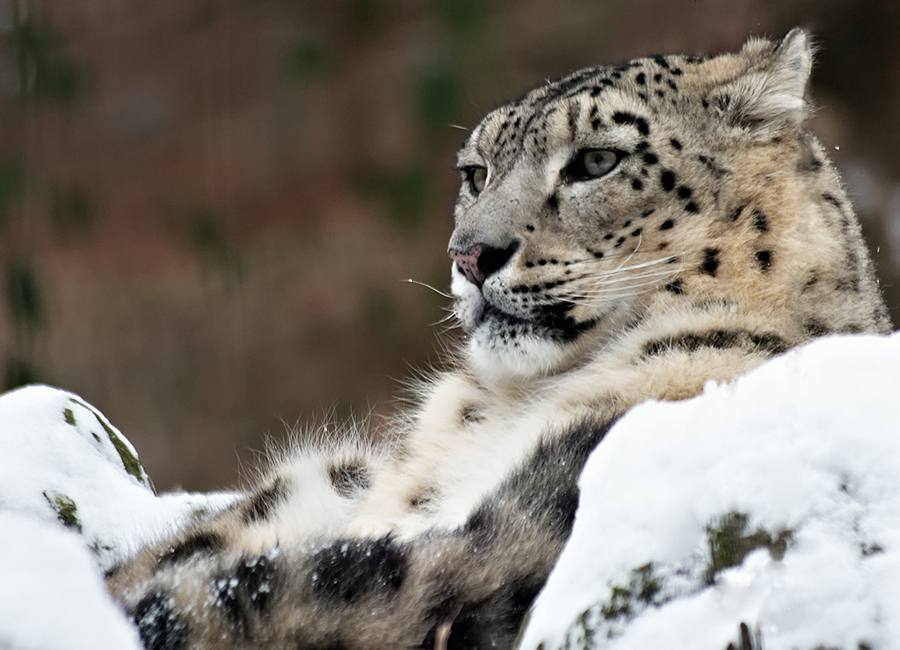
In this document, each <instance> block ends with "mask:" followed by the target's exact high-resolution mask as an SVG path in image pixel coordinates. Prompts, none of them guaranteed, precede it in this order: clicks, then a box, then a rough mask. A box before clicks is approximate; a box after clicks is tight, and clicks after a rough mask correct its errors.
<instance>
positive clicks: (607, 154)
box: [584, 149, 619, 176]
mask: <svg viewBox="0 0 900 650" xmlns="http://www.w3.org/2000/svg"><path fill="white" fill-rule="evenodd" d="M618 159H619V157H618V156H617V155H616V154H615V153H614V152H612V151H607V150H606V149H593V150H591V151H588V152H586V153H585V154H584V169H585V171H586V172H587V173H588V174H590V175H591V176H603V174H605V173H606V172H608V171H609V170H610V169H612V168H613V167H615V165H616V161H618Z"/></svg>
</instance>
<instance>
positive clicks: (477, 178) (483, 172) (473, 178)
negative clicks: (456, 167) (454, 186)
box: [465, 166, 487, 194]
mask: <svg viewBox="0 0 900 650" xmlns="http://www.w3.org/2000/svg"><path fill="white" fill-rule="evenodd" d="M465 174H466V180H467V181H469V189H470V190H472V194H481V192H482V191H483V190H484V186H485V185H487V168H486V167H475V166H472V167H466V169H465Z"/></svg>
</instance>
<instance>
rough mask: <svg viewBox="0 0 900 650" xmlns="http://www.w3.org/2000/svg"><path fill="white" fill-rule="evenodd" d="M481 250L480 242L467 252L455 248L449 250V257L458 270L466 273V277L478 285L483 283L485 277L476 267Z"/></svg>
mask: <svg viewBox="0 0 900 650" xmlns="http://www.w3.org/2000/svg"><path fill="white" fill-rule="evenodd" d="M483 250H484V248H483V247H482V246H481V245H480V244H476V245H475V246H473V247H472V248H471V249H470V250H469V252H467V253H461V252H459V251H458V250H455V249H451V250H450V258H451V259H452V260H453V261H454V262H456V265H457V266H458V267H459V268H460V270H461V271H462V272H463V273H465V274H466V279H467V280H468V281H469V282H471V283H472V284H474V285H476V286H479V287H480V286H481V285H482V284H484V279H485V277H487V276H486V275H485V274H484V272H483V271H482V270H481V269H480V268H478V258H479V257H481V252H482V251H483Z"/></svg>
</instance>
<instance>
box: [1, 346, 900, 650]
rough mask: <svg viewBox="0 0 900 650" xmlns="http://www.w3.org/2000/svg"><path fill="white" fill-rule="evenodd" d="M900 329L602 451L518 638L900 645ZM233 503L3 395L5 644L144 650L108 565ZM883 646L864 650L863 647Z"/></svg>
mask: <svg viewBox="0 0 900 650" xmlns="http://www.w3.org/2000/svg"><path fill="white" fill-rule="evenodd" d="M897 395H900V335H895V336H892V337H875V336H852V337H851V336H845V337H832V338H827V339H823V340H820V341H818V342H816V343H814V344H812V345H809V346H807V347H805V348H802V349H800V350H795V351H792V352H790V353H788V354H786V355H783V356H781V357H778V358H776V359H774V360H772V361H771V362H769V363H768V364H766V365H764V366H763V367H761V368H759V369H758V370H756V371H755V372H752V373H750V374H748V375H747V376H746V377H743V378H741V379H739V380H737V381H735V382H733V383H731V384H726V385H715V384H712V383H711V384H709V385H708V386H707V387H706V389H705V391H704V394H703V395H701V396H699V397H697V398H695V399H692V400H686V401H684V402H679V403H647V404H644V405H642V406H639V407H637V408H636V409H634V410H633V411H632V412H631V413H629V414H628V415H627V416H626V417H625V418H623V419H622V420H621V421H620V422H619V423H618V424H617V425H616V426H615V427H614V428H613V429H612V431H610V433H609V434H608V435H607V437H606V439H605V440H604V441H603V443H602V444H601V445H600V446H599V447H598V448H597V450H596V451H595V452H594V453H593V454H592V456H591V457H590V459H589V461H588V463H587V466H586V468H585V471H584V474H583V476H582V479H581V489H582V497H581V504H580V507H579V509H578V513H577V516H576V520H575V527H574V530H573V533H572V536H571V538H570V539H569V542H568V544H567V546H566V549H565V551H564V552H563V554H562V556H561V557H560V559H559V561H558V563H557V566H556V568H555V570H554V571H553V573H552V574H551V576H550V579H549V581H548V583H547V585H546V587H545V589H544V590H543V591H542V592H541V594H540V596H539V597H538V600H537V602H536V604H535V606H534V608H533V610H532V612H531V614H530V618H529V621H528V623H527V626H526V628H525V630H524V632H523V636H522V639H521V641H520V643H519V648H520V649H521V650H535V649H537V648H539V647H543V650H555V649H556V648H569V649H578V648H585V649H586V648H610V649H615V650H627V649H644V648H651V647H666V648H669V649H678V648H684V649H688V648H690V649H691V650H704V649H706V648H709V649H710V650H724V649H725V647H726V646H727V645H728V643H730V642H731V643H735V644H737V645H738V647H740V645H739V643H738V642H739V625H740V624H741V623H746V624H747V626H748V627H749V629H750V631H751V635H753V636H756V635H759V636H761V637H762V640H763V645H764V647H765V649H766V650H779V649H788V648H791V649H793V648H797V649H798V650H811V649H812V648H815V647H818V646H822V647H828V648H832V647H841V648H854V649H855V648H858V647H869V648H872V649H873V650H876V649H878V648H891V647H895V646H896V645H897V643H896V639H898V638H900V587H898V585H900V436H898V435H896V432H897V428H898V427H897V424H896V422H897V420H898V417H897V410H898V409H897V407H896V406H894V405H895V404H896V396H897ZM233 498H234V496H233V495H229V494H212V495H189V494H183V493H182V494H170V495H163V496H156V495H155V494H154V493H153V490H152V486H151V485H150V483H149V480H148V479H147V477H146V474H145V473H144V471H143V469H142V468H141V466H140V463H139V461H138V459H137V455H136V453H135V452H134V450H133V448H132V447H131V445H130V444H128V442H127V440H126V439H125V438H124V436H122V435H121V433H120V432H118V431H117V430H116V429H114V428H113V427H112V426H111V425H110V424H109V422H107V421H106V419H105V418H104V417H103V415H101V414H100V413H99V411H97V410H96V409H94V408H93V407H91V406H90V405H88V404H87V403H85V402H84V401H82V400H81V399H80V398H78V397H77V396H75V395H72V394H71V393H66V392H64V391H60V390H56V389H52V388H48V387H29V388H25V389H21V390H18V391H14V392H12V393H8V394H6V395H3V396H0V549H2V551H3V552H2V553H0V649H3V650H70V649H71V650H79V649H81V648H92V649H95V650H113V649H115V650H135V649H136V648H138V647H139V642H138V640H137V636H136V634H135V632H134V630H133V628H131V627H130V626H129V624H128V623H127V620H126V618H125V616H124V614H123V613H122V612H121V611H120V609H119V607H118V606H117V605H116V604H115V603H113V602H112V600H111V599H110V598H109V596H108V595H107V594H106V592H105V589H104V586H103V581H102V572H103V570H104V569H108V568H110V567H112V566H114V565H115V564H116V563H118V562H120V561H121V560H122V559H123V558H125V557H127V556H128V555H129V554H130V553H132V552H133V551H134V550H136V549H137V548H139V547H141V546H142V545H144V544H146V543H148V542H151V541H154V540H156V539H159V538H161V537H162V536H164V535H169V534H172V533H173V532H175V531H176V530H178V529H181V528H183V527H185V526H187V525H189V524H190V523H191V522H192V521H194V520H195V519H196V518H197V517H203V516H206V515H207V514H208V513H211V512H214V511H216V510H218V509H219V508H222V507H224V506H225V505H227V504H228V503H229V502H230V501H231V500H232V499H233ZM860 644H864V645H860Z"/></svg>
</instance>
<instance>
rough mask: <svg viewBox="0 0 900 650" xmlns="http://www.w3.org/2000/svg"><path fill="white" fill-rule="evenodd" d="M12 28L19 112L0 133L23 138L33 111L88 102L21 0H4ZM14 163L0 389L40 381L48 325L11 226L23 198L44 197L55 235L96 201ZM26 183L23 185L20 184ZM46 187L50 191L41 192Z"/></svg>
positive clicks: (0, 183) (81, 221) (33, 264)
mask: <svg viewBox="0 0 900 650" xmlns="http://www.w3.org/2000/svg"><path fill="white" fill-rule="evenodd" d="M8 11H9V15H8V18H9V20H10V24H9V26H8V29H6V30H5V31H3V32H0V63H2V64H3V65H4V67H5V68H6V69H8V70H12V71H14V73H15V81H16V83H15V84H14V85H15V91H14V93H13V97H12V99H13V100H15V101H17V102H18V103H19V104H20V107H25V108H26V109H30V110H25V111H8V112H7V115H8V116H9V117H10V118H11V119H12V120H13V121H14V122H15V123H14V124H6V125H5V126H6V128H8V129H10V130H12V131H14V132H18V133H25V132H26V131H27V124H28V121H29V120H31V119H33V118H34V117H35V115H34V113H33V112H31V111H38V110H49V111H56V112H61V111H72V110H74V109H76V108H77V107H78V106H79V105H80V104H81V103H82V102H83V101H85V99H86V98H87V97H88V94H89V93H88V89H89V87H90V83H89V81H88V79H89V75H88V72H87V71H88V68H87V67H86V66H85V65H82V64H80V63H76V62H75V61H74V60H73V59H72V58H71V57H70V56H69V54H68V52H67V51H66V48H65V45H64V42H63V38H62V37H61V35H60V33H59V32H58V31H56V30H55V29H54V28H53V27H51V25H50V24H49V23H48V22H46V21H44V20H42V19H41V18H39V17H38V16H37V14H36V13H34V12H33V11H32V8H31V6H30V3H29V2H27V1H26V0H10V3H9V5H8ZM26 146H27V145H23V147H22V148H23V151H22V153H21V154H20V155H22V156H23V157H22V158H19V159H16V158H14V157H12V156H10V157H9V159H7V160H4V161H3V162H2V163H0V233H2V237H3V239H2V250H3V251H4V253H5V256H6V258H7V263H6V266H5V268H4V273H5V278H4V279H5V285H6V292H5V297H6V301H5V303H6V313H7V315H8V318H7V320H8V322H9V324H10V326H11V329H12V336H11V341H10V344H9V345H10V347H9V349H7V350H6V351H5V357H6V361H5V369H4V382H5V384H4V388H6V389H12V388H16V387H18V386H21V385H24V384H28V383H34V382H36V381H39V380H40V379H41V378H42V376H43V373H42V372H41V371H40V369H39V364H38V362H37V359H36V347H37V344H36V340H37V338H38V334H39V331H40V330H41V329H42V328H44V327H45V326H46V324H47V320H48V314H47V311H46V308H45V305H44V298H43V294H44V289H43V286H42V282H41V280H40V276H39V273H38V270H37V265H38V262H37V260H36V259H35V258H34V256H33V255H32V252H31V248H32V242H31V241H30V240H29V236H28V233H29V232H30V230H29V229H28V228H25V227H22V226H23V225H24V224H18V226H19V227H13V226H14V225H16V224H15V223H14V222H15V221H16V220H17V219H20V218H24V217H22V216H21V215H22V214H24V209H23V207H24V205H25V204H26V202H27V201H28V200H29V198H30V196H29V194H30V193H31V192H35V193H38V194H40V193H41V192H46V193H49V201H47V208H46V212H48V213H49V217H50V220H51V222H52V224H53V226H54V228H55V230H56V232H57V233H60V234H69V233H71V232H72V231H74V230H81V231H83V230H85V229H87V228H89V227H90V225H91V223H92V220H93V215H94V212H95V204H94V201H93V199H92V198H91V197H90V195H89V193H88V192H87V190H86V189H85V188H83V187H81V186H80V185H78V184H75V183H69V184H66V185H59V184H52V181H51V180H49V179H45V178H40V177H39V175H37V174H35V173H33V172H31V171H30V170H29V169H28V168H27V165H26V163H25V161H24V148H25V147H26ZM26 181H27V182H26ZM48 183H50V184H51V187H50V189H49V190H47V189H46V187H47V185H48Z"/></svg>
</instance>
